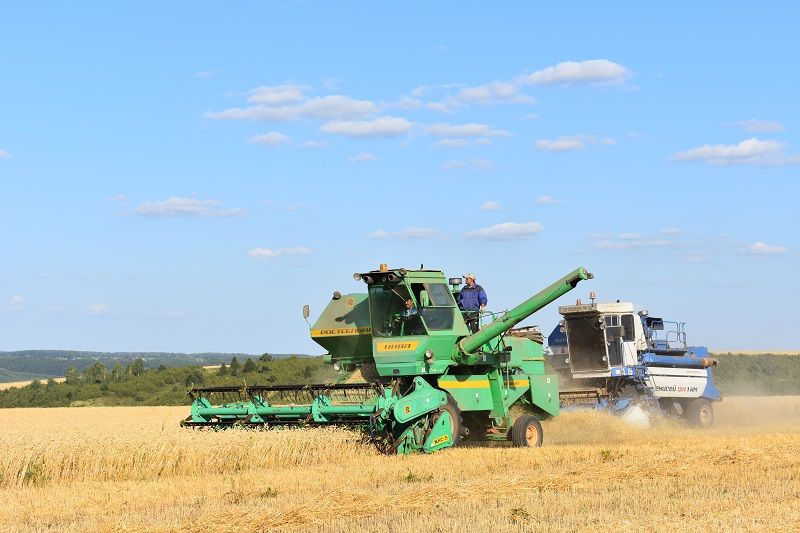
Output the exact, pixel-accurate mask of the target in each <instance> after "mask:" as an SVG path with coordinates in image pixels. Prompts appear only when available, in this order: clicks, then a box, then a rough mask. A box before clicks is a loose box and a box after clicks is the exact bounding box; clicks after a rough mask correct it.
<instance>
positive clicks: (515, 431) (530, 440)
mask: <svg viewBox="0 0 800 533" xmlns="http://www.w3.org/2000/svg"><path fill="white" fill-rule="evenodd" d="M543 440H544V433H543V432H542V424H541V422H539V419H538V418H536V417H535V416H533V415H522V416H521V417H519V418H517V419H516V420H515V421H514V425H513V426H511V442H512V444H513V445H514V446H515V447H517V448H538V447H540V446H541V445H542V441H543Z"/></svg>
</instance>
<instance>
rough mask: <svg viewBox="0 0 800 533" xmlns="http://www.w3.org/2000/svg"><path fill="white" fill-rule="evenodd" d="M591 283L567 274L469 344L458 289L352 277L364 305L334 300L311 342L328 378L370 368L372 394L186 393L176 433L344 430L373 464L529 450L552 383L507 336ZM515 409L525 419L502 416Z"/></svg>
mask: <svg viewBox="0 0 800 533" xmlns="http://www.w3.org/2000/svg"><path fill="white" fill-rule="evenodd" d="M591 277H592V275H591V274H589V273H588V272H587V271H586V270H585V269H584V268H578V269H576V270H574V271H573V272H571V273H570V274H568V275H566V276H564V277H563V278H561V279H560V280H558V281H556V282H555V283H553V284H552V285H550V286H549V287H547V288H545V289H544V290H542V291H540V292H538V293H537V294H535V295H534V296H532V297H531V298H529V299H528V300H526V301H525V302H523V303H521V304H520V305H518V306H516V307H514V308H513V309H511V310H509V311H507V312H505V313H503V314H502V315H500V316H494V315H493V314H491V313H489V315H490V316H491V318H492V321H491V322H489V323H488V324H486V325H485V326H483V327H482V328H480V329H479V330H478V331H477V332H476V333H471V332H470V330H469V328H468V327H467V323H466V320H465V315H466V312H464V311H461V310H460V309H459V308H458V307H457V305H456V302H455V299H454V298H453V295H454V294H455V293H456V292H457V291H458V287H459V286H460V285H461V278H450V279H449V280H448V279H446V278H445V276H444V274H443V273H442V272H441V271H438V270H406V269H404V268H399V269H391V270H390V269H388V268H386V267H385V265H381V268H380V269H379V270H376V271H370V272H364V273H357V274H355V275H354V278H355V279H356V280H358V281H363V282H364V283H365V284H366V285H367V289H368V290H367V293H366V294H364V293H354V294H347V295H341V294H340V293H339V292H335V293H334V295H333V299H332V300H331V301H330V303H329V304H328V306H327V307H326V308H325V310H324V311H323V312H322V315H321V316H320V317H319V319H318V320H317V321H316V322H315V323H314V325H313V326H312V327H311V337H312V339H314V341H316V342H317V343H318V344H320V345H321V346H322V347H324V348H325V349H327V350H328V352H329V353H328V355H326V356H325V357H326V360H327V361H328V362H329V363H331V364H333V365H334V367H335V368H337V369H343V370H356V369H358V368H361V367H365V366H369V367H370V368H371V367H372V366H373V365H374V368H375V371H376V373H377V378H376V380H375V381H374V382H373V383H352V384H336V385H298V386H273V387H265V386H245V387H196V388H193V389H191V390H190V392H189V394H190V395H191V397H192V412H191V415H190V416H189V417H188V418H187V419H186V420H184V421H183V422H182V425H184V426H188V427H198V426H200V427H204V426H205V427H213V428H224V427H230V426H245V427H252V426H266V427H270V426H282V425H300V426H303V425H312V426H313V425H345V426H355V427H358V428H361V429H363V430H364V431H365V432H366V433H367V434H368V435H369V437H370V439H371V440H372V442H373V443H374V444H375V446H376V447H377V448H378V449H379V450H380V451H381V452H383V453H399V454H407V453H412V452H415V451H424V452H434V451H437V450H440V449H442V448H447V447H450V446H455V445H457V444H458V443H459V442H460V441H461V439H462V438H464V439H477V438H485V439H492V440H505V439H509V440H511V441H512V442H513V444H514V445H515V446H520V447H527V446H540V445H541V443H542V427H541V424H540V423H539V418H545V417H548V416H554V415H557V414H558V412H559V393H558V379H557V377H556V376H554V375H546V374H545V370H544V358H543V354H542V345H541V342H535V341H534V340H531V338H529V337H530V335H527V334H526V332H521V333H522V334H514V330H513V328H514V326H516V325H517V324H518V323H519V322H521V321H522V320H524V319H526V318H527V317H529V316H530V315H532V314H533V313H535V312H536V311H538V310H539V309H541V308H542V307H544V306H546V305H548V304H550V303H551V302H553V301H555V300H556V299H558V298H559V297H560V296H562V295H564V294H566V293H567V292H569V291H570V290H572V289H573V288H574V287H575V286H576V285H577V284H578V282H580V281H581V280H586V279H590V278H591ZM303 314H304V316H305V317H306V318H307V317H308V315H309V310H308V306H305V307H304V309H303ZM509 333H511V334H509ZM515 404H524V405H525V406H527V410H528V411H529V412H530V413H531V414H524V415H521V416H516V417H515V416H513V415H512V414H511V413H510V407H511V406H512V405H515Z"/></svg>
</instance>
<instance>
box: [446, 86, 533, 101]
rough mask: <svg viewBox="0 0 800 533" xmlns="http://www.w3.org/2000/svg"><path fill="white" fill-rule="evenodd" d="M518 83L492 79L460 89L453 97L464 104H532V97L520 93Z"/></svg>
mask: <svg viewBox="0 0 800 533" xmlns="http://www.w3.org/2000/svg"><path fill="white" fill-rule="evenodd" d="M519 89H520V87H519V85H517V84H516V83H510V82H505V81H493V82H491V83H487V84H485V85H480V86H478V87H467V88H465V89H461V90H460V91H459V92H458V93H457V94H456V96H455V97H454V99H455V101H456V102H458V103H464V104H480V105H491V104H499V103H514V104H532V103H535V101H534V99H533V98H531V97H530V96H527V95H524V94H520V92H519Z"/></svg>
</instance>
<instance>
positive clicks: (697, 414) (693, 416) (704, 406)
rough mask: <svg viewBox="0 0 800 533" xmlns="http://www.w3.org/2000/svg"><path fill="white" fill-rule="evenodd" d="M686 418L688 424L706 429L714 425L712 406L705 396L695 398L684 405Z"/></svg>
mask: <svg viewBox="0 0 800 533" xmlns="http://www.w3.org/2000/svg"><path fill="white" fill-rule="evenodd" d="M686 420H688V421H689V425H690V426H694V427H697V428H701V429H708V428H710V427H711V426H713V425H714V408H713V407H711V402H709V401H708V400H706V399H705V398H697V399H694V400H692V401H691V402H689V404H688V405H687V406H686Z"/></svg>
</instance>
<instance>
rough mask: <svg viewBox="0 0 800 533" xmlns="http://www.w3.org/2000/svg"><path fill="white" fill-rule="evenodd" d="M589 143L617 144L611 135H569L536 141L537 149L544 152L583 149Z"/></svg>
mask: <svg viewBox="0 0 800 533" xmlns="http://www.w3.org/2000/svg"><path fill="white" fill-rule="evenodd" d="M587 144H604V145H612V144H617V141H616V140H615V139H612V138H611V137H601V136H599V135H582V134H579V135H569V136H564V137H559V138H558V139H555V140H551V139H540V140H538V141H536V149H537V150H542V151H544V152H571V151H574V150H583V149H584V148H586V145H587Z"/></svg>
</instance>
